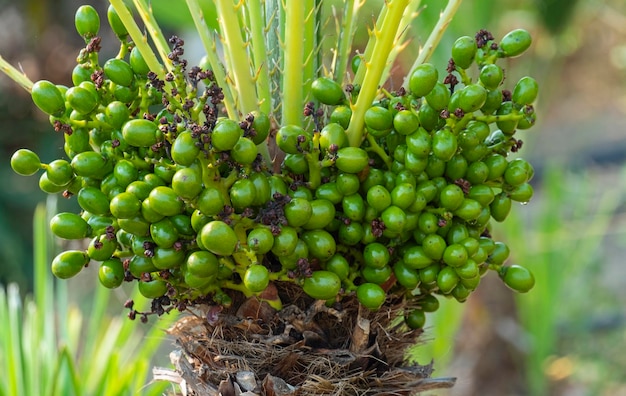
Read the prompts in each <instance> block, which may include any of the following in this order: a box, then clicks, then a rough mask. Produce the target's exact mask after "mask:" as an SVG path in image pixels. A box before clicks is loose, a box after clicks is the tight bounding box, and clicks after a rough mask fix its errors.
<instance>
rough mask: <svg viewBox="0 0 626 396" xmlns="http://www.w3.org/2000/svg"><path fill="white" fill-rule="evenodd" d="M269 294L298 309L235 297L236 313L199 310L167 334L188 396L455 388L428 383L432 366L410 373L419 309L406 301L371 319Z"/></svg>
mask: <svg viewBox="0 0 626 396" xmlns="http://www.w3.org/2000/svg"><path fill="white" fill-rule="evenodd" d="M272 289H273V290H271V291H270V292H272V291H273V292H274V293H278V294H279V295H280V296H281V300H282V301H297V302H299V304H300V305H287V306H285V307H284V308H283V309H282V310H280V311H275V310H274V309H272V308H271V307H270V306H269V305H268V304H267V303H266V302H263V301H260V300H259V299H257V298H249V299H243V298H242V297H241V296H238V295H233V304H232V306H231V308H229V309H225V310H223V311H222V310H221V307H217V306H208V307H195V315H190V316H185V317H183V318H181V319H180V320H179V321H178V322H176V323H175V324H174V326H172V328H170V329H169V330H168V332H169V333H170V334H171V335H172V336H174V337H175V339H176V342H177V344H178V346H179V349H177V350H176V351H174V352H173V353H172V354H171V356H170V357H171V359H172V363H173V364H174V365H175V367H176V370H177V375H178V377H179V380H177V381H175V382H179V383H180V385H181V392H182V394H183V395H207V396H213V395H215V396H218V395H221V396H235V395H242V396H254V395H259V396H260V395H263V396H279V395H281V396H282V395H354V396H357V395H359V396H360V395H414V394H418V393H419V392H422V391H426V390H432V389H439V388H450V387H452V386H453V385H454V382H455V379H454V378H439V379H436V378H430V376H431V374H432V371H433V369H432V364H429V365H426V366H420V365H409V366H407V365H406V364H407V359H406V357H407V356H406V352H407V349H408V348H409V347H411V346H413V345H415V344H416V343H417V342H418V338H419V336H420V334H422V331H421V330H410V329H408V328H407V327H406V325H405V324H404V321H403V320H402V317H403V315H404V311H405V310H407V309H412V308H414V307H411V306H409V305H408V304H409V303H408V302H407V301H406V300H404V299H398V300H397V301H388V303H387V304H385V305H384V306H383V308H381V309H380V310H379V311H377V312H370V311H369V310H367V309H364V308H362V307H361V306H360V305H359V304H358V302H357V301H356V298H353V297H348V298H345V299H344V300H343V301H342V302H341V304H340V305H337V306H336V307H333V308H329V307H327V306H326V305H325V304H324V303H323V302H322V301H314V300H311V299H309V298H308V297H306V296H305V295H301V294H300V291H299V290H298V289H297V288H295V287H292V286H290V285H280V289H281V290H280V291H279V290H278V289H276V288H275V287H273V286H272ZM294 293H295V294H298V295H294ZM164 377H166V376H165V375H164ZM169 380H171V378H170V379H169Z"/></svg>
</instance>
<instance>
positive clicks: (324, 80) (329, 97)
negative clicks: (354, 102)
mask: <svg viewBox="0 0 626 396" xmlns="http://www.w3.org/2000/svg"><path fill="white" fill-rule="evenodd" d="M311 93H312V94H313V97H314V98H315V99H317V100H319V101H320V103H323V104H326V105H331V106H335V105H338V104H341V103H342V102H343V101H344V99H345V96H344V93H343V89H342V88H341V85H339V84H338V83H337V82H336V81H333V80H331V79H330V78H328V77H320V78H317V79H315V80H313V82H312V83H311Z"/></svg>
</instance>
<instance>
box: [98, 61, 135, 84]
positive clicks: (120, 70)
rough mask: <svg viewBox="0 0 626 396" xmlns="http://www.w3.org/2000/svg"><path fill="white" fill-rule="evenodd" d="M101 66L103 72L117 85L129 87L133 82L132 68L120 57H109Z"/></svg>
mask: <svg viewBox="0 0 626 396" xmlns="http://www.w3.org/2000/svg"><path fill="white" fill-rule="evenodd" d="M102 68H103V69H104V74H105V75H106V76H107V77H108V78H109V79H110V80H111V81H113V82H114V83H115V84H117V85H121V86H123V87H129V86H130V85H131V84H132V82H133V79H134V75H133V74H134V73H133V69H132V68H131V67H130V65H129V64H128V63H126V61H124V60H122V59H116V58H114V59H109V60H108V61H106V62H105V63H104V66H103V67H102Z"/></svg>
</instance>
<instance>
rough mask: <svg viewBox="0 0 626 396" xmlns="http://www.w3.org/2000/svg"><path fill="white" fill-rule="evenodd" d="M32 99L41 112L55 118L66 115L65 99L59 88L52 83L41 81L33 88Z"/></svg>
mask: <svg viewBox="0 0 626 396" xmlns="http://www.w3.org/2000/svg"><path fill="white" fill-rule="evenodd" d="M30 94H31V98H32V99H33V102H35V105H36V106H37V107H39V109H40V110H41V111H43V112H44V113H46V114H49V115H51V116H54V117H60V116H62V115H63V114H64V113H65V99H64V98H63V94H62V93H61V91H60V90H59V88H58V87H57V86H56V85H54V84H53V83H51V82H50V81H46V80H40V81H37V82H36V83H34V84H33V87H32V88H31V93H30Z"/></svg>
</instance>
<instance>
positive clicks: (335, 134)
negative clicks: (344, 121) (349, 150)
mask: <svg viewBox="0 0 626 396" xmlns="http://www.w3.org/2000/svg"><path fill="white" fill-rule="evenodd" d="M319 142H320V149H322V150H328V149H330V147H331V145H335V146H336V148H337V149H342V148H344V147H347V146H348V145H349V142H348V135H346V130H345V129H344V128H343V127H342V126H341V125H340V124H338V123H336V122H331V123H328V124H326V126H324V128H322V130H321V131H320V137H319Z"/></svg>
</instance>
